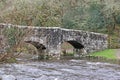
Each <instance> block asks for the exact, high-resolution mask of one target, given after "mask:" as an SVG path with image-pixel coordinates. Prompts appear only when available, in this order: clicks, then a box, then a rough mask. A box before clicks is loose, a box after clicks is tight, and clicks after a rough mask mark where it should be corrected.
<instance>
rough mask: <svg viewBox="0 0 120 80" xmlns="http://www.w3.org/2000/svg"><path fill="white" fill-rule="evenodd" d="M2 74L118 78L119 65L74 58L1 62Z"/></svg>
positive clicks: (27, 79)
mask: <svg viewBox="0 0 120 80" xmlns="http://www.w3.org/2000/svg"><path fill="white" fill-rule="evenodd" d="M3 75H4V76H5V75H6V76H8V75H10V76H12V77H14V78H16V79H17V80H119V79H120V65H116V64H109V63H101V62H88V61H86V60H74V59H72V60H60V61H41V62H38V61H30V62H29V61H28V62H22V63H14V64H1V65H0V76H3ZM11 80H12V79H11Z"/></svg>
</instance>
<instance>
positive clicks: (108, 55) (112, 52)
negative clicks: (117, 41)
mask: <svg viewBox="0 0 120 80" xmlns="http://www.w3.org/2000/svg"><path fill="white" fill-rule="evenodd" d="M90 55H91V56H99V57H105V58H108V59H116V58H117V57H116V54H115V50H113V49H107V50H104V51H100V52H94V53H91V54H90Z"/></svg>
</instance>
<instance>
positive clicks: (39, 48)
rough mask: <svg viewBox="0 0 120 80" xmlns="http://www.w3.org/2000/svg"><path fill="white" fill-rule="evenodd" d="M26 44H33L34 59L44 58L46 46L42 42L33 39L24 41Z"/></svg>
mask: <svg viewBox="0 0 120 80" xmlns="http://www.w3.org/2000/svg"><path fill="white" fill-rule="evenodd" d="M25 42H26V43H27V44H31V45H33V46H34V47H35V48H36V50H35V56H36V57H35V59H36V58H37V59H39V60H41V59H44V57H45V55H46V47H45V46H44V45H43V44H40V43H39V42H34V41H25ZM33 54H34V53H33Z"/></svg>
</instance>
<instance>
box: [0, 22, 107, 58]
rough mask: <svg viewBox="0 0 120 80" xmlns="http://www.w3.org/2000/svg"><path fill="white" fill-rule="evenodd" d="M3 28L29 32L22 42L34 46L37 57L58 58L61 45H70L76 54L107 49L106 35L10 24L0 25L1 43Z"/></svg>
mask: <svg viewBox="0 0 120 80" xmlns="http://www.w3.org/2000/svg"><path fill="white" fill-rule="evenodd" d="M4 28H18V29H20V30H23V32H27V31H29V33H30V34H28V35H26V36H25V37H24V39H23V41H24V42H26V43H30V44H32V45H34V46H35V47H36V48H37V50H38V52H39V55H44V54H45V53H47V55H49V56H52V57H54V58H60V54H61V52H62V51H61V44H62V43H63V42H68V43H70V44H71V45H72V46H73V47H74V49H75V51H76V52H77V53H80V52H79V51H80V50H83V52H82V53H91V52H95V51H100V50H104V49H106V48H107V35H105V34H100V33H94V32H88V31H82V30H73V29H64V28H59V27H32V26H19V25H11V24H0V40H1V41H2V36H4V35H3V33H2V30H3V29H4Z"/></svg>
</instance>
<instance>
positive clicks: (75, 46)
mask: <svg viewBox="0 0 120 80" xmlns="http://www.w3.org/2000/svg"><path fill="white" fill-rule="evenodd" d="M63 44H64V45H63ZM66 44H67V45H66ZM69 46H72V47H70V48H69V50H67V49H68V48H65V47H69ZM63 47H64V48H63ZM69 51H71V52H69ZM62 53H63V55H66V54H69V53H72V54H73V56H80V55H83V54H84V53H85V50H84V45H82V44H81V43H79V42H78V41H75V40H69V41H64V42H62Z"/></svg>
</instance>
